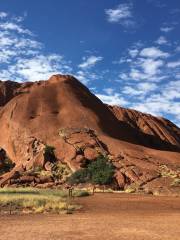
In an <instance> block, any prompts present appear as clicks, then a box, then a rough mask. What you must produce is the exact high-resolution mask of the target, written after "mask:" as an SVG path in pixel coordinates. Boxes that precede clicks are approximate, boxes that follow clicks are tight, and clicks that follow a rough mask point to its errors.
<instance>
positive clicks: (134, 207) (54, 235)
mask: <svg viewBox="0 0 180 240" xmlns="http://www.w3.org/2000/svg"><path fill="white" fill-rule="evenodd" d="M76 201H77V200H76ZM78 201H79V202H80V203H81V204H82V205H83V209H82V210H81V211H80V212H76V213H74V214H72V215H21V216H17V215H11V216H0V240H9V239H11V240H12V239H13V240H81V239H87V240H92V239H93V240H94V239H98V240H99V239H100V240H106V239H107V240H111V239H113V240H116V239H117V240H136V239H137V240H180V198H174V197H154V196H150V195H146V196H143V195H128V194H109V193H104V194H95V195H94V196H90V197H85V198H81V199H79V200H78Z"/></svg>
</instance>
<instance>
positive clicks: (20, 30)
mask: <svg viewBox="0 0 180 240" xmlns="http://www.w3.org/2000/svg"><path fill="white" fill-rule="evenodd" d="M0 29H2V30H11V31H16V32H18V33H23V34H28V35H33V34H32V32H31V31H30V30H28V29H24V28H23V27H22V26H20V25H18V24H17V23H13V22H3V23H0Z"/></svg>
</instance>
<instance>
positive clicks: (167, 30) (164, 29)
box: [160, 27, 174, 33]
mask: <svg viewBox="0 0 180 240" xmlns="http://www.w3.org/2000/svg"><path fill="white" fill-rule="evenodd" d="M160 30H161V32H165V33H168V32H171V31H172V30H174V27H161V28H160Z"/></svg>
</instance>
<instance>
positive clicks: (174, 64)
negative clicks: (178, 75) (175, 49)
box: [167, 60, 180, 68]
mask: <svg viewBox="0 0 180 240" xmlns="http://www.w3.org/2000/svg"><path fill="white" fill-rule="evenodd" d="M167 66H168V67H169V68H177V67H180V60H178V61H174V62H169V63H168V64H167Z"/></svg>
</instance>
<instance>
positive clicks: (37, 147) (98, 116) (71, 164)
mask: <svg viewBox="0 0 180 240" xmlns="http://www.w3.org/2000/svg"><path fill="white" fill-rule="evenodd" d="M0 106H1V108H0V122H1V125H0V147H1V148H3V149H4V150H5V151H6V153H7V155H8V157H9V158H10V159H11V160H12V161H13V162H14V163H15V164H16V166H15V167H14V169H13V170H12V171H11V172H10V173H6V174H5V175H3V176H1V177H0V184H1V185H4V184H15V185H16V184H29V185H31V186H37V185H39V186H41V187H43V186H51V185H52V184H61V183H63V182H64V181H65V179H66V177H67V176H69V174H70V173H71V172H74V171H76V170H77V169H80V168H82V167H86V165H87V162H88V161H94V160H95V159H96V158H97V156H98V155H100V154H103V155H106V156H108V158H109V160H110V161H111V162H112V163H113V165H114V166H115V168H116V170H115V176H114V179H115V181H116V183H117V184H118V186H119V188H120V189H126V188H127V187H129V186H133V187H134V188H141V189H145V187H146V189H147V188H148V187H147V186H150V183H151V182H153V181H157V182H158V181H161V179H162V178H163V179H165V178H166V177H168V178H169V175H168V173H167V176H163V175H162V172H161V169H162V167H163V166H165V167H166V168H167V169H169V171H175V173H176V174H175V175H170V178H173V176H175V177H174V179H176V184H177V182H178V180H177V179H178V178H179V175H178V169H179V168H180V129H179V128H178V127H177V126H175V125H174V124H173V123H171V122H170V121H168V120H166V119H163V118H157V117H154V116H151V115H149V114H144V113H140V112H138V111H135V110H129V109H124V108H121V107H117V106H107V105H105V104H103V103H102V102H101V101H100V100H99V99H98V98H97V97H96V96H94V95H93V94H92V93H91V92H90V91H89V90H88V89H87V88H86V87H85V86H84V85H83V84H81V83H80V82H79V81H78V80H76V79H75V78H74V77H72V76H69V75H54V76H52V77H51V78H50V79H49V80H47V81H39V82H33V83H23V84H21V83H15V82H12V81H7V82H0ZM46 146H52V147H54V149H55V156H56V162H51V161H48V160H47V159H45V158H44V149H45V148H46ZM58 164H60V166H58ZM0 167H1V159H0ZM37 167H41V170H40V171H39V172H38V173H37V174H36V175H35V176H32V169H36V168H37ZM57 172H58V174H59V175H62V176H65V177H62V178H58V176H59V175H58V174H57ZM43 174H44V175H46V176H43V177H44V178H43V177H42V176H40V175H43ZM174 179H172V181H173V180H174ZM43 184H44V185H43ZM147 184H149V185H147ZM172 184H174V182H173V183H172ZM162 185H163V184H162ZM164 185H165V183H164ZM152 186H154V185H152ZM149 191H151V190H149Z"/></svg>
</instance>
